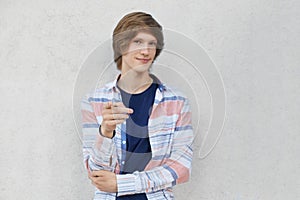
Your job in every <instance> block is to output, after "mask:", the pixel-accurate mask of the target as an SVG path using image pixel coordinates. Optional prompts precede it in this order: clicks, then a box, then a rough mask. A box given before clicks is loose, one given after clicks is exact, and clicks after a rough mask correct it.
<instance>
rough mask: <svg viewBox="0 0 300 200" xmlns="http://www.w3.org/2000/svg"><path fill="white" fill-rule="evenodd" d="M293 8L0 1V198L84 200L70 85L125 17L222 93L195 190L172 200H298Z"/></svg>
mask: <svg viewBox="0 0 300 200" xmlns="http://www.w3.org/2000/svg"><path fill="white" fill-rule="evenodd" d="M299 9H300V4H299V1H297V0H290V1H284V0H247V1H246V0H245V1H233V0H226V1H224V0H223V1H221V0H219V1H217V0H212V1H196V0H193V1H165V0H164V1H144V0H139V1H129V0H126V1H125V0H124V1H119V2H116V1H111V2H109V1H99V0H98V1H95V0H94V1H83V0H75V1H74V0H67V1H59V0H52V1H45V0H44V1H37V0H36V1H34V0H31V1H28V0H27V1H13V0H1V1H0V80H1V82H0V92H1V100H0V109H1V112H0V119H1V126H0V131H1V142H0V144H1V145H0V152H1V153H0V155H1V157H0V158H1V163H0V174H1V179H0V199H6V200H14V199H26V200H27V199H30V200H35V199H43V200H47V199H49V200H50V199H51V200H53V199H57V200H60V199H91V198H92V196H93V187H92V186H91V184H90V182H89V180H88V179H87V177H86V173H85V171H84V168H83V165H82V155H81V141H80V139H79V136H78V133H77V130H76V126H75V123H74V117H73V110H74V109H75V110H76V108H74V107H76V105H74V106H73V105H72V101H73V90H74V85H75V83H76V81H78V80H77V75H78V73H79V71H80V69H81V66H82V64H83V63H84V62H85V61H86V58H87V57H88V56H89V55H90V53H91V52H92V51H93V50H94V49H95V48H96V47H98V46H99V45H101V43H102V42H104V41H106V40H107V39H108V38H109V37H110V35H111V33H112V30H113V28H114V26H115V25H116V23H117V21H118V20H119V19H120V18H121V17H122V16H123V15H124V14H126V13H128V12H130V11H133V10H143V11H146V12H150V13H151V14H152V15H153V16H154V17H155V18H156V19H157V20H158V21H159V22H160V23H161V24H162V25H163V26H164V27H165V28H169V29H172V30H175V31H178V32H181V33H183V34H185V35H186V36H187V37H189V38H192V39H193V40H194V41H195V42H196V43H198V44H199V45H201V46H202V47H203V48H204V49H205V51H206V52H207V54H208V56H209V57H210V58H211V59H212V61H213V62H214V63H215V65H216V66H217V67H218V69H219V71H220V74H221V75H222V78H223V81H224V87H225V89H226V97H227V98H226V102H227V103H226V123H225V127H224V130H223V132H222V135H221V137H220V140H219V142H218V143H217V145H216V146H215V148H214V149H213V151H212V152H211V153H210V154H209V156H207V157H205V158H204V159H200V158H199V157H198V155H199V154H198V151H199V143H198V142H200V141H199V140H197V141H196V144H195V156H194V163H193V174H192V179H191V181H190V182H189V183H187V184H183V185H180V186H176V196H177V199H201V200H206V199H213V200H237V199H239V200H250V199H251V200H253V199H259V200H271V199H272V200H281V199H289V200H294V199H300V192H299V188H300V172H299V168H300V157H299V152H300V145H299V144H300V135H299V131H300V125H299V124H300V123H299V118H300V112H299V111H300V94H299V91H300V67H299V66H300V59H299V53H300V46H299V44H300V41H299V35H300V30H299V29H300V26H299V24H300V20H299V19H300V15H299ZM191 81H194V82H197V80H196V79H192V80H191ZM74 103H75V104H76V101H75V102H74ZM203 103H204V102H202V106H203ZM204 107H205V105H204ZM75 113H76V112H75ZM201 113H202V114H201V117H202V118H201V119H200V122H201V121H203V122H205V123H207V122H208V121H207V119H208V118H209V113H207V112H201ZM75 121H76V116H75ZM205 123H203V126H204V125H205ZM200 124H201V123H200ZM200 130H205V128H204V127H200ZM200 132H201V131H200ZM200 134H202V133H200ZM200 138H201V137H200Z"/></svg>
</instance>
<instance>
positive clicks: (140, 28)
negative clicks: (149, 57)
mask: <svg viewBox="0 0 300 200" xmlns="http://www.w3.org/2000/svg"><path fill="white" fill-rule="evenodd" d="M139 32H146V33H150V34H151V35H153V36H154V37H155V38H156V40H157V45H156V53H155V56H154V60H155V59H156V57H157V56H158V55H159V54H160V53H161V51H162V49H163V46H164V37H163V33H162V26H161V25H160V24H159V23H158V22H157V21H156V20H155V19H154V18H153V17H152V16H151V15H150V14H147V13H144V12H133V13H129V14H127V15H125V16H124V17H123V18H122V19H121V20H120V21H119V23H118V24H117V26H116V27H115V29H114V32H113V50H114V61H115V63H116V64H117V68H118V69H119V70H121V68H122V66H121V65H122V54H123V53H124V52H125V51H126V50H127V48H128V46H129V43H130V41H131V40H132V39H133V38H134V37H135V36H136V35H137V34H138V33H139Z"/></svg>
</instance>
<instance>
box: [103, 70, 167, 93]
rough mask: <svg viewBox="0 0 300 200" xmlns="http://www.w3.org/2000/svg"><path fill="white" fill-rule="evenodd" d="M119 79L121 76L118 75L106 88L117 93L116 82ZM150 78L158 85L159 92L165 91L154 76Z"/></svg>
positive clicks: (162, 84) (164, 86)
mask: <svg viewBox="0 0 300 200" xmlns="http://www.w3.org/2000/svg"><path fill="white" fill-rule="evenodd" d="M120 77H121V74H119V75H118V76H117V77H116V78H115V80H114V81H113V82H110V83H108V84H107V85H106V86H107V87H108V88H109V89H111V90H113V91H114V92H118V91H119V89H118V87H117V82H118V80H119V79H120ZM150 77H151V78H152V79H153V83H157V84H158V89H159V91H160V92H163V91H165V90H166V85H165V84H164V83H162V82H161V81H160V80H159V79H158V78H157V77H156V76H155V75H153V74H150Z"/></svg>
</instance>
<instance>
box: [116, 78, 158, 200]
mask: <svg viewBox="0 0 300 200" xmlns="http://www.w3.org/2000/svg"><path fill="white" fill-rule="evenodd" d="M157 87H158V85H157V84H155V83H152V84H151V86H149V88H147V89H146V90H145V91H143V92H141V93H138V94H129V93H127V92H125V91H124V90H122V89H121V88H119V89H120V91H121V95H122V101H123V104H124V105H125V107H128V108H132V109H133V111H134V112H133V113H132V114H131V115H130V116H129V118H128V119H127V120H126V159H125V162H124V165H123V166H122V168H121V169H122V170H121V172H120V174H127V173H133V172H135V171H143V170H144V169H145V167H146V165H147V164H148V162H149V161H150V160H151V157H152V153H151V146H150V141H149V135H148V120H149V116H150V114H151V111H152V106H153V103H154V98H155V92H156V89H157ZM117 199H118V200H125V199H128V200H129V199H130V200H146V199H147V196H146V194H145V193H141V194H134V195H126V196H120V197H117Z"/></svg>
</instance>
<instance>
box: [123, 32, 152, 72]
mask: <svg viewBox="0 0 300 200" xmlns="http://www.w3.org/2000/svg"><path fill="white" fill-rule="evenodd" d="M156 46H157V39H156V38H155V37H154V36H153V35H151V34H149V33H146V32H139V33H138V34H137V35H136V36H135V37H134V38H132V40H131V41H130V42H129V45H128V49H127V51H126V52H125V53H124V54H123V55H122V72H127V71H128V70H134V71H137V72H145V71H148V70H149V68H150V66H151V64H152V62H153V60H154V57H155V53H156Z"/></svg>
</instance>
